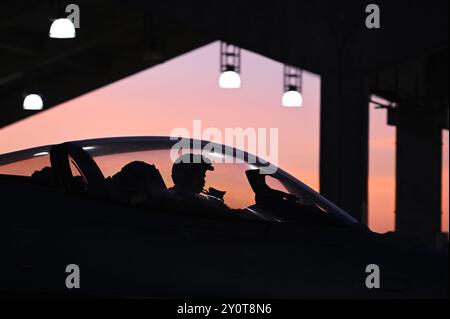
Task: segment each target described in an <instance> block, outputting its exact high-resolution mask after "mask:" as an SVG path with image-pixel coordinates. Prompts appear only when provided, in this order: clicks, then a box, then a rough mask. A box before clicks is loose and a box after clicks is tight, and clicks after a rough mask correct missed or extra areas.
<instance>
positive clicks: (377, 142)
mask: <svg viewBox="0 0 450 319" xmlns="http://www.w3.org/2000/svg"><path fill="white" fill-rule="evenodd" d="M282 71H283V66H282V64H280V63H278V62H276V61H273V60H270V59H267V58H265V57H262V56H260V55H257V54H254V53H251V52H248V51H242V70H241V78H242V87H241V88H240V89H237V90H225V89H220V88H219V87H218V84H217V82H218V76H219V43H218V42H215V43H212V44H210V45H207V46H205V47H202V48H200V49H198V50H195V51H193V52H190V53H188V54H185V55H182V56H179V57H177V58H175V59H173V60H170V61H167V62H165V63H163V64H161V65H158V66H155V67H153V68H150V69H148V70H146V71H143V72H140V73H138V74H135V75H133V76H131V77H128V78H126V79H123V80H121V81H118V82H115V83H113V84H110V85H108V86H106V87H104V88H101V89H99V90H96V91H93V92H90V93H88V94H86V95H83V96H81V97H79V98H76V99H74V100H71V101H68V102H66V103H63V104H61V105H59V106H57V107H54V108H53V109H50V110H48V111H43V112H40V113H38V114H36V115H34V116H32V117H29V118H27V119H25V120H22V121H20V122H18V123H15V124H13V125H10V126H8V127H6V128H3V129H0V153H6V152H10V151H14V150H19V149H23V148H29V147H34V146H39V145H46V144H53V143H58V142H63V141H67V140H77V139H85V138H95V137H111V136H135V135H139V136H142V135H170V133H171V131H172V130H173V129H174V128H177V127H182V128H187V129H188V130H189V131H192V125H193V120H201V121H202V122H201V124H202V127H203V128H208V127H216V128H218V129H220V130H221V131H224V129H225V128H237V127H240V128H244V129H245V128H248V127H253V128H267V129H269V128H278V135H279V145H278V150H279V156H278V160H279V166H280V167H281V168H283V169H284V170H286V171H288V172H289V173H291V174H292V175H294V176H296V177H297V178H299V179H300V180H302V181H303V182H305V183H306V184H308V185H310V186H311V187H312V188H314V189H316V190H318V185H319V111H320V77H319V76H317V75H314V74H310V73H308V72H306V73H304V82H303V95H304V104H303V107H301V108H284V107H282V106H281V95H282V75H283V73H282ZM44 104H45V97H44ZM370 116H371V120H370V163H369V164H370V179H369V192H370V198H369V223H370V224H369V226H370V228H371V229H373V230H375V231H379V232H385V231H389V230H393V228H394V206H395V205H394V191H395V178H394V175H395V128H394V127H389V126H387V124H386V111H384V110H378V109H377V110H376V109H374V107H373V106H372V107H371V110H370ZM448 141H449V136H448V131H445V132H444V156H443V163H444V169H443V212H444V216H443V230H444V231H448V218H449V217H448V212H449V207H448V203H449V199H448V193H449V189H448V184H449V180H448V178H449V171H448V164H449V155H448Z"/></svg>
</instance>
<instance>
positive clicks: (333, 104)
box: [320, 64, 369, 224]
mask: <svg viewBox="0 0 450 319" xmlns="http://www.w3.org/2000/svg"><path fill="white" fill-rule="evenodd" d="M320 112H321V118H320V119H321V120H320V192H321V193H322V194H323V195H324V196H325V197H327V198H328V199H330V200H331V201H332V202H334V203H335V204H337V205H338V206H339V207H341V208H343V209H344V210H345V211H347V212H348V213H350V214H351V215H352V216H353V217H355V218H356V219H358V220H359V221H360V222H361V223H363V224H367V194H368V132H369V90H368V81H367V80H366V79H365V78H364V77H363V76H362V75H360V73H359V72H357V71H356V72H355V71H354V68H352V67H350V66H347V65H345V64H344V65H342V67H339V68H337V71H336V72H330V73H327V74H326V75H323V76H322V78H321V110H320Z"/></svg>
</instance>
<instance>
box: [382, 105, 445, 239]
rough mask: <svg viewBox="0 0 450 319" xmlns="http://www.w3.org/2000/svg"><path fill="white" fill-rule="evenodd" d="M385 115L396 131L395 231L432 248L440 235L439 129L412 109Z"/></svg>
mask: <svg viewBox="0 0 450 319" xmlns="http://www.w3.org/2000/svg"><path fill="white" fill-rule="evenodd" d="M389 113H390V114H389V124H391V125H396V127H397V149H396V209H395V228H396V231H397V232H398V233H400V234H403V235H407V236H408V237H416V238H418V239H421V240H422V241H424V242H427V243H429V244H434V243H435V242H436V240H437V239H438V236H439V234H440V232H441V174H442V129H441V128H440V127H437V125H436V121H435V120H433V115H432V114H430V112H426V111H423V110H418V109H417V108H415V107H414V106H408V105H400V106H399V107H398V109H394V110H391V111H389Z"/></svg>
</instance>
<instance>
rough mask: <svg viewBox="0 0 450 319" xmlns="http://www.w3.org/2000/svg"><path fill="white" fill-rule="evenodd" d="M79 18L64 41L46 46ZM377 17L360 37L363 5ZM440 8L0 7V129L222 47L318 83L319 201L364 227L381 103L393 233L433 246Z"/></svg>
mask: <svg viewBox="0 0 450 319" xmlns="http://www.w3.org/2000/svg"><path fill="white" fill-rule="evenodd" d="M71 3H75V4H77V5H78V6H79V7H80V11H81V12H80V13H81V17H80V28H79V29H77V36H76V38H74V39H65V40H56V39H51V38H49V36H48V32H49V27H50V24H51V22H52V19H55V18H59V17H65V16H66V15H67V13H65V7H66V6H67V5H68V4H71ZM370 3H375V4H377V5H378V6H379V8H380V28H367V26H366V24H365V20H366V17H367V15H368V13H367V12H366V6H367V5H368V4H370ZM448 6H449V3H448V1H447V0H431V1H423V0H398V1H387V0H376V1H362V0H346V1H332V0H329V1H327V0H314V1H312V0H295V1H285V0H281V1H277V2H275V3H270V2H267V3H263V2H261V1H258V2H257V1H232V0H230V1H206V0H196V1H176V0H175V1H157V0H135V1H124V0H111V1H106V0H98V1H88V0H70V1H56V0H49V1H42V0H40V1H31V0H30V1H10V0H5V1H2V2H1V3H0V105H1V109H0V128H1V127H4V126H6V125H10V124H12V123H14V122H16V121H18V120H20V119H23V118H25V117H28V116H30V115H32V114H34V113H33V112H30V111H26V110H23V108H22V105H21V102H22V99H23V96H24V94H27V90H33V91H36V92H40V93H41V94H42V95H44V96H45V105H46V108H50V107H53V106H55V105H57V104H59V103H62V102H64V101H67V100H70V99H72V98H75V97H77V96H79V95H82V94H84V93H87V92H89V91H92V90H94V89H97V88H99V87H102V86H104V85H107V84H109V83H111V82H114V81H117V80H119V79H122V78H124V77H127V76H129V75H132V74H134V73H136V72H139V71H141V70H144V69H147V68H150V67H152V66H154V65H157V64H159V63H162V62H164V61H167V60H169V59H171V58H173V57H176V56H178V55H181V54H183V53H186V52H189V51H191V50H194V49H196V48H198V47H200V46H203V45H205V44H208V43H210V42H212V41H216V40H222V41H226V42H229V43H232V44H234V45H236V46H239V47H241V48H243V49H246V50H250V51H253V52H256V53H259V54H261V55H264V56H266V57H269V58H272V59H274V60H277V61H279V62H281V63H284V64H289V65H293V66H296V67H299V68H302V69H305V70H308V71H310V72H314V73H316V74H319V75H320V76H321V121H320V191H321V193H322V194H323V195H325V196H326V197H327V198H329V199H330V200H332V201H334V202H335V203H336V204H338V205H339V206H341V207H342V208H344V209H345V210H347V211H348V212H349V213H351V214H352V215H353V216H355V217H357V218H358V219H359V220H361V221H362V222H363V223H365V222H367V199H368V140H369V136H368V131H369V101H370V96H371V95H372V94H376V95H378V96H380V97H382V98H384V99H386V100H388V101H391V102H392V103H389V104H388V105H382V106H381V107H385V108H387V109H388V118H387V119H386V120H387V123H388V124H389V125H394V126H395V127H396V131H397V137H396V138H397V146H396V148H397V150H396V230H397V231H398V232H399V233H403V234H405V235H411V236H415V237H418V238H421V239H423V240H426V241H427V242H430V243H433V242H435V240H436V238H437V237H438V236H439V235H440V231H441V178H442V177H441V173H442V130H443V129H447V130H448V125H449V124H448V121H449V115H448V109H449V99H448V84H449V83H448V73H449V72H448V37H449V34H448V29H449V28H448V18H449V16H448V14H449V13H448V12H449V8H448Z"/></svg>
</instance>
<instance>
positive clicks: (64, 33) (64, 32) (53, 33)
mask: <svg viewBox="0 0 450 319" xmlns="http://www.w3.org/2000/svg"><path fill="white" fill-rule="evenodd" d="M49 35H50V38H55V39H71V38H75V26H74V25H73V23H72V21H71V20H70V19H56V20H55V21H53V23H52V25H51V26H50V33H49Z"/></svg>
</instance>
